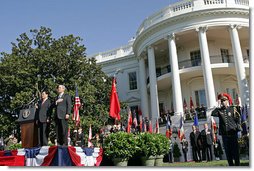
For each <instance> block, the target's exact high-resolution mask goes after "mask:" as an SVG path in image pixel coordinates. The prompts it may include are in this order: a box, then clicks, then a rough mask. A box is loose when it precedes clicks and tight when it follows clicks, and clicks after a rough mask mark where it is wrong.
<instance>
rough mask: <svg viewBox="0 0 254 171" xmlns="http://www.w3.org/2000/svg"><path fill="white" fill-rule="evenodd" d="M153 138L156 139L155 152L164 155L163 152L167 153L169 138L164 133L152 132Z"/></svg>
mask: <svg viewBox="0 0 254 171" xmlns="http://www.w3.org/2000/svg"><path fill="white" fill-rule="evenodd" d="M154 136H155V138H156V141H157V144H156V147H157V152H156V154H157V155H164V154H167V153H168V151H169V148H170V146H169V141H170V140H169V139H168V138H167V137H166V136H165V135H162V134H154Z"/></svg>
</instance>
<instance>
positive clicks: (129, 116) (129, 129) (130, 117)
mask: <svg viewBox="0 0 254 171" xmlns="http://www.w3.org/2000/svg"><path fill="white" fill-rule="evenodd" d="M127 110H128V125H127V132H128V133H130V132H131V125H132V113H131V110H130V108H129V107H128V109H127Z"/></svg>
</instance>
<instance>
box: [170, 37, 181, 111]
mask: <svg viewBox="0 0 254 171" xmlns="http://www.w3.org/2000/svg"><path fill="white" fill-rule="evenodd" d="M168 49H169V60H170V65H171V73H172V77H171V80H172V92H173V104H174V111H175V112H176V114H178V115H179V114H183V101H182V91H181V82H180V75H179V67H178V59H177V52H176V43H175V35H174V33H172V34H170V35H169V36H168Z"/></svg>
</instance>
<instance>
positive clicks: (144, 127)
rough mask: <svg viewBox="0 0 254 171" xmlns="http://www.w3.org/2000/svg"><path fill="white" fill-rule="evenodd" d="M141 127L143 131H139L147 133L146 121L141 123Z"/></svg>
mask: <svg viewBox="0 0 254 171" xmlns="http://www.w3.org/2000/svg"><path fill="white" fill-rule="evenodd" d="M142 125H143V130H141V131H142V132H146V131H147V126H146V121H145V120H143V121H142Z"/></svg>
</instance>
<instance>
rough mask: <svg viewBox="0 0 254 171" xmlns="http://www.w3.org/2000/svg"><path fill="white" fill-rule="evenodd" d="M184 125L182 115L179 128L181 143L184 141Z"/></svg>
mask: <svg viewBox="0 0 254 171" xmlns="http://www.w3.org/2000/svg"><path fill="white" fill-rule="evenodd" d="M183 125H184V122H183V116H182V115H181V118H180V126H179V130H178V138H179V139H180V141H182V140H183V138H184V128H183Z"/></svg>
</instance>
